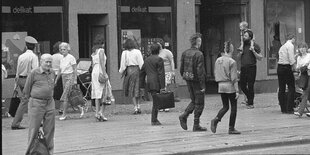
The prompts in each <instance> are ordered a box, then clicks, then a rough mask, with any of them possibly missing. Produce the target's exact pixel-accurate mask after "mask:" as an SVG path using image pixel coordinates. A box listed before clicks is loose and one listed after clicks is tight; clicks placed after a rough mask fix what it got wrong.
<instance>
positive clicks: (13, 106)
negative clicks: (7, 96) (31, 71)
mask: <svg viewBox="0 0 310 155" xmlns="http://www.w3.org/2000/svg"><path fill="white" fill-rule="evenodd" d="M19 103H20V98H19V97H17V91H16V90H14V93H13V96H12V98H11V102H10V108H9V114H10V115H11V116H12V117H15V114H16V111H17V109H18V106H19Z"/></svg>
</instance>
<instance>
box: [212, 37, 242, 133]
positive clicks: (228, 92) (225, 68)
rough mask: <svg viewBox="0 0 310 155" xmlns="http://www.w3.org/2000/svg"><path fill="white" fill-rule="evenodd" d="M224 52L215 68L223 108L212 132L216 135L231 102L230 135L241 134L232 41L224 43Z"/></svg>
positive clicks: (217, 116)
mask: <svg viewBox="0 0 310 155" xmlns="http://www.w3.org/2000/svg"><path fill="white" fill-rule="evenodd" d="M224 52H225V53H224V55H223V56H221V57H220V58H218V59H217V60H216V62H215V66H214V75H215V81H216V82H218V92H219V93H220V94H221V99H222V103H223V108H222V109H221V110H220V111H219V112H218V114H217V115H216V117H215V118H214V119H212V120H211V131H212V132H213V133H216V128H217V124H218V122H220V121H221V119H222V118H223V116H224V115H225V114H226V112H227V111H228V110H229V102H230V105H231V112H230V118H229V130H228V134H240V132H239V131H237V130H236V129H235V122H236V116H237V99H238V97H239V87H238V73H237V63H236V61H235V60H234V59H232V54H233V52H234V46H233V45H232V44H231V42H230V41H226V42H225V43H224Z"/></svg>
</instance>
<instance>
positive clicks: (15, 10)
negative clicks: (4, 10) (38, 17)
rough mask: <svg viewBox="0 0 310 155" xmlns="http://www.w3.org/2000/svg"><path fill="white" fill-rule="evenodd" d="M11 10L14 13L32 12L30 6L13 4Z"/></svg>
mask: <svg viewBox="0 0 310 155" xmlns="http://www.w3.org/2000/svg"><path fill="white" fill-rule="evenodd" d="M11 9H12V10H11V12H12V13H16V14H30V13H33V7H32V6H27V7H25V6H14V7H11Z"/></svg>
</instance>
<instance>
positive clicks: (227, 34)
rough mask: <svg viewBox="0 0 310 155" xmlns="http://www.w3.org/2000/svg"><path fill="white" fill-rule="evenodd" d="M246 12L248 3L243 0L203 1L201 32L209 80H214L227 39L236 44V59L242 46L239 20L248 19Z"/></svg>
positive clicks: (234, 55)
mask: <svg viewBox="0 0 310 155" xmlns="http://www.w3.org/2000/svg"><path fill="white" fill-rule="evenodd" d="M246 12H247V3H246V2H241V0H239V1H229V0H225V1H224V0H221V1H213V0H204V1H201V7H200V28H201V30H200V32H201V33H202V34H203V38H202V39H203V43H202V51H203V52H204V56H205V68H206V73H207V81H214V64H215V61H216V59H217V58H218V57H219V56H220V51H223V48H224V42H225V41H228V40H230V41H231V42H232V44H233V45H234V48H235V51H234V54H233V58H234V59H235V60H236V52H237V51H236V49H237V48H238V47H239V46H240V30H239V22H241V21H242V20H246V19H247V18H246V17H247V15H246ZM237 62H238V61H237Z"/></svg>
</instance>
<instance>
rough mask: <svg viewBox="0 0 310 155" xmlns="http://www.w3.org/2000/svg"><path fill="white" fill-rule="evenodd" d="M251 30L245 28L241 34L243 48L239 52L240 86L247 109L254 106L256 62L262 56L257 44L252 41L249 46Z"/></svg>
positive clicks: (251, 36) (251, 37)
mask: <svg viewBox="0 0 310 155" xmlns="http://www.w3.org/2000/svg"><path fill="white" fill-rule="evenodd" d="M252 39H253V32H252V31H250V30H246V31H245V32H244V35H243V49H242V51H241V52H239V56H240V55H241V72H240V87H241V90H242V92H243V93H244V94H245V95H246V98H247V103H246V106H247V108H248V109H253V108H254V83H255V78H256V70H257V67H256V62H257V60H261V59H262V58H263V56H262V54H261V49H260V47H259V45H258V44H256V43H254V44H253V46H251V42H252Z"/></svg>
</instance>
